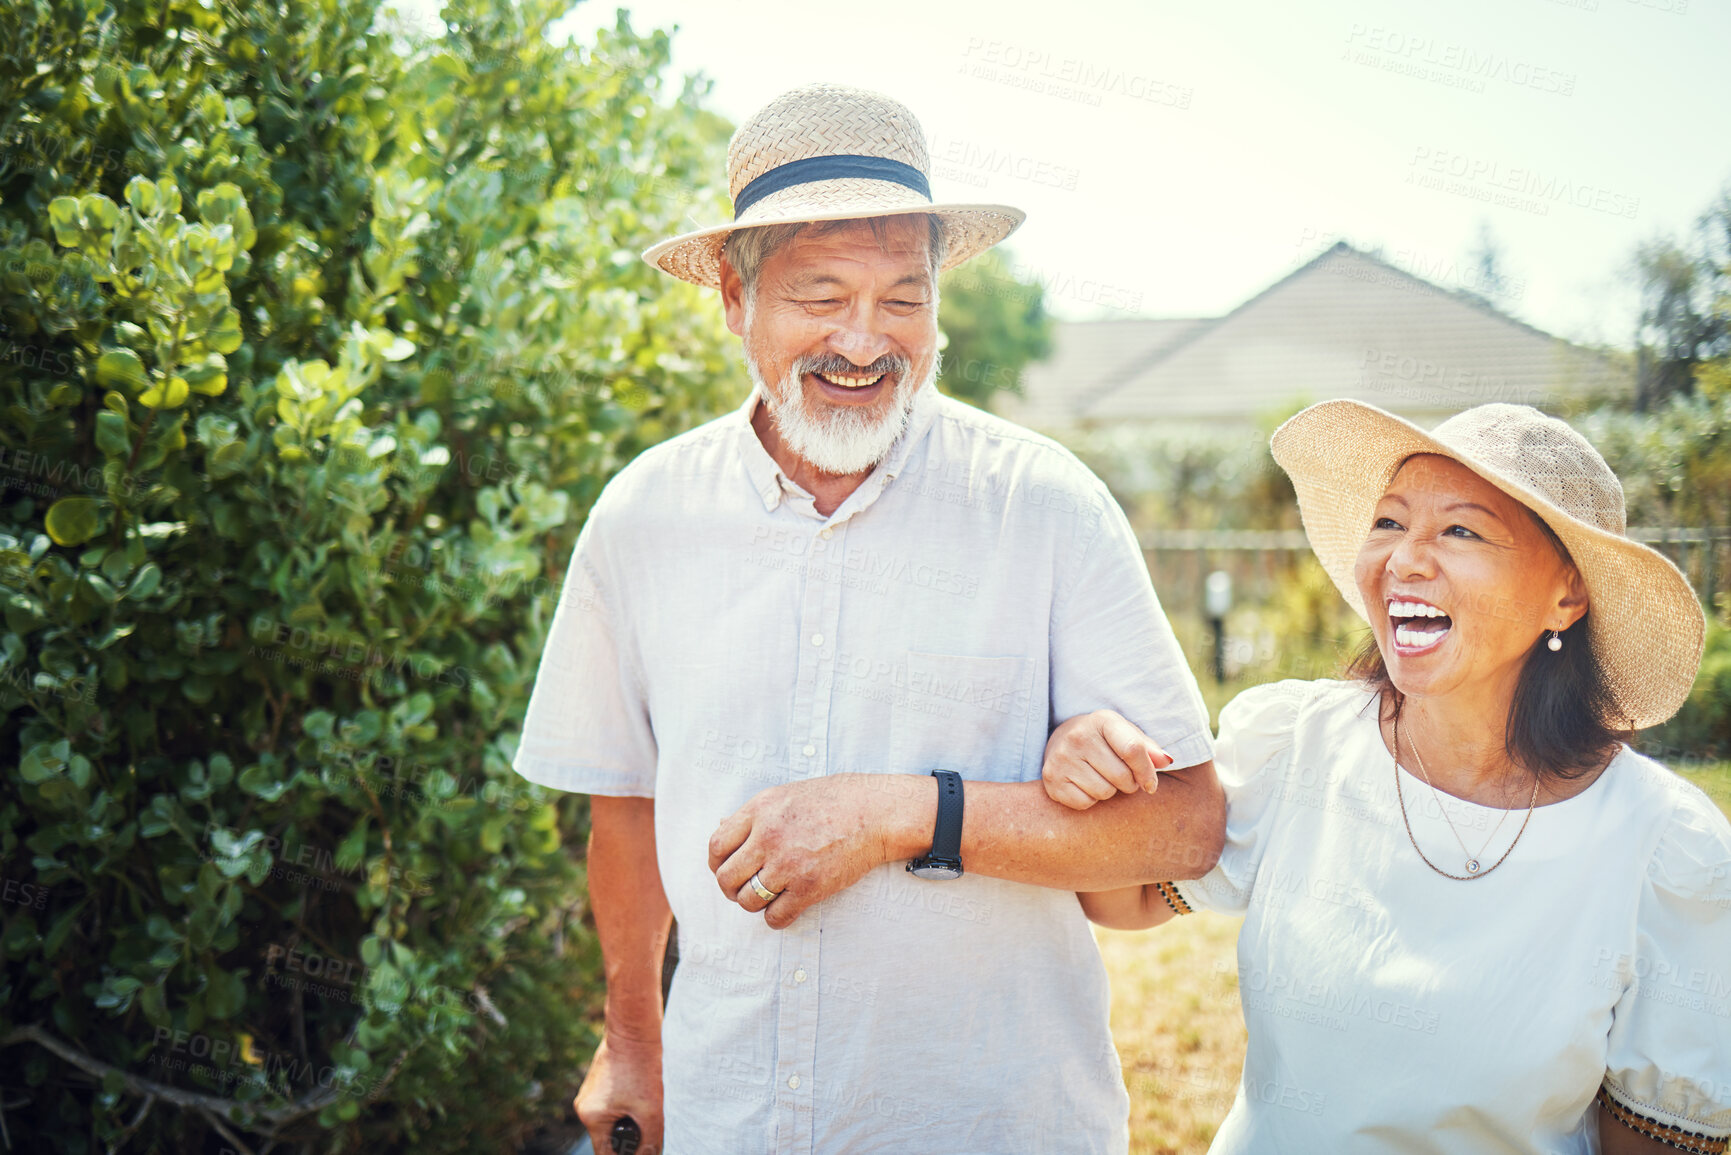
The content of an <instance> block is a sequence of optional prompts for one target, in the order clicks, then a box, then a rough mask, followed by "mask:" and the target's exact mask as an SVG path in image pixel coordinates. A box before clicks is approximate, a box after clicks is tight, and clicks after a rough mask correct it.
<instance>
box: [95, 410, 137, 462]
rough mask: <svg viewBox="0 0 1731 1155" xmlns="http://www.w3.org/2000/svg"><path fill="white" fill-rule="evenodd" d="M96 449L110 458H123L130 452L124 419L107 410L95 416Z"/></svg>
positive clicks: (130, 444) (129, 442)
mask: <svg viewBox="0 0 1731 1155" xmlns="http://www.w3.org/2000/svg"><path fill="white" fill-rule="evenodd" d="M96 448H98V449H100V450H102V452H103V453H105V454H107V455H108V456H110V457H125V456H126V455H127V454H129V453H131V452H132V443H131V441H130V440H128V438H127V431H126V418H125V417H123V416H121V415H120V414H119V413H114V412H112V411H110V410H107V409H104V410H103V411H102V412H100V413H98V414H97V415H96Z"/></svg>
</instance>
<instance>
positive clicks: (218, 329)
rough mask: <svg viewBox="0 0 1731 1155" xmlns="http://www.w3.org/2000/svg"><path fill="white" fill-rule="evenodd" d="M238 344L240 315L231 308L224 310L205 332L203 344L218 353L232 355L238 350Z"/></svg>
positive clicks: (239, 339)
mask: <svg viewBox="0 0 1731 1155" xmlns="http://www.w3.org/2000/svg"><path fill="white" fill-rule="evenodd" d="M240 342H241V331H240V313H239V312H237V311H236V310H235V309H234V308H232V307H231V308H226V309H224V310H223V311H222V312H221V313H220V314H219V315H218V316H217V318H216V323H215V324H214V325H212V326H211V327H210V328H209V329H207V330H205V334H204V343H205V344H206V345H209V346H210V347H211V348H212V349H215V350H216V351H217V352H218V353H232V352H234V351H235V350H236V349H238V348H240Z"/></svg>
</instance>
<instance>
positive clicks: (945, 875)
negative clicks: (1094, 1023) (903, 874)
mask: <svg viewBox="0 0 1731 1155" xmlns="http://www.w3.org/2000/svg"><path fill="white" fill-rule="evenodd" d="M908 873H910V874H913V875H916V876H917V877H920V878H927V879H931V880H933V881H939V882H944V881H948V880H950V879H952V878H960V877H961V876H962V864H961V863H959V862H955V861H952V860H949V859H942V858H928V859H925V860H923V861H920V862H910V863H908Z"/></svg>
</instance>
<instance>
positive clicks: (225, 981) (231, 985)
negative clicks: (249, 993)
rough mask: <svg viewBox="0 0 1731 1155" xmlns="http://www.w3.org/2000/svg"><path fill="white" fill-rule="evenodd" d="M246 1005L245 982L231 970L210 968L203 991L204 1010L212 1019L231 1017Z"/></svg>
mask: <svg viewBox="0 0 1731 1155" xmlns="http://www.w3.org/2000/svg"><path fill="white" fill-rule="evenodd" d="M244 1006H246V984H245V983H244V982H242V981H241V977H240V976H239V975H237V974H235V973H234V972H233V971H225V970H220V969H212V971H211V972H210V985H209V986H208V987H206V988H205V992H204V1010H205V1013H206V1014H208V1015H209V1016H210V1017H211V1018H213V1019H228V1018H233V1017H234V1016H235V1015H237V1014H239V1013H240V1009H241V1008H242V1007H244Z"/></svg>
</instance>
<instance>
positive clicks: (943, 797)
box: [908, 770, 962, 881]
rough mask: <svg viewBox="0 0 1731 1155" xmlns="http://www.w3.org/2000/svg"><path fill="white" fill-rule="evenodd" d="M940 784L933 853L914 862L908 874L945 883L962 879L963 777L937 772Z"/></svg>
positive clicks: (935, 773) (945, 771) (911, 863)
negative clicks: (948, 880)
mask: <svg viewBox="0 0 1731 1155" xmlns="http://www.w3.org/2000/svg"><path fill="white" fill-rule="evenodd" d="M932 777H933V778H936V779H937V780H938V821H937V825H936V827H935V828H934V829H933V830H932V852H931V853H930V854H928V855H926V856H925V857H924V858H915V859H911V860H909V862H908V873H909V874H912V875H914V876H915V877H918V878H929V879H932V880H934V881H943V880H947V879H951V878H960V877H961V876H962V776H961V775H960V774H957V773H956V772H955V771H954V770H933V771H932Z"/></svg>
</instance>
